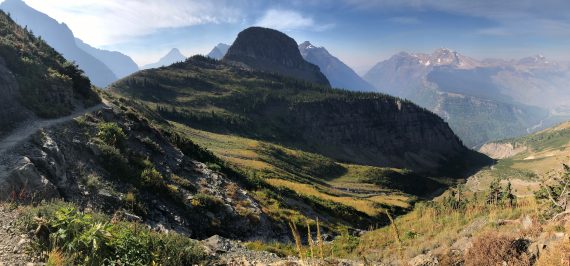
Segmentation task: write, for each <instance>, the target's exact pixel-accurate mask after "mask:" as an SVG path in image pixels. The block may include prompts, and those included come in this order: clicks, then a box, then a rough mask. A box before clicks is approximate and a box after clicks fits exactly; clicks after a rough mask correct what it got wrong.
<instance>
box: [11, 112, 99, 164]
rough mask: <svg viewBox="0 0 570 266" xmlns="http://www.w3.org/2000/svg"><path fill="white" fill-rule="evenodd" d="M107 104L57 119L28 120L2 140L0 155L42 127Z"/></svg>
mask: <svg viewBox="0 0 570 266" xmlns="http://www.w3.org/2000/svg"><path fill="white" fill-rule="evenodd" d="M106 106H107V105H105V104H104V103H101V104H98V105H96V106H93V107H90V108H87V109H81V110H77V111H75V112H74V113H73V114H70V115H68V116H64V117H60V118H56V119H47V120H39V119H38V120H31V121H28V122H26V123H25V124H23V125H22V126H20V127H18V128H17V129H16V130H14V131H12V132H11V133H10V134H9V135H8V136H6V137H5V138H3V139H2V140H0V156H1V155H3V154H4V153H6V152H7V151H9V150H10V149H12V148H14V147H15V146H16V145H17V144H18V143H20V142H22V141H23V140H25V139H27V138H28V137H30V136H31V135H33V134H34V133H36V132H37V131H38V130H40V129H41V128H47V127H52V126H55V125H58V124H61V123H64V122H67V121H71V120H72V119H74V118H77V117H79V116H82V115H84V114H86V113H91V112H94V111H97V110H100V109H102V108H104V107H106Z"/></svg>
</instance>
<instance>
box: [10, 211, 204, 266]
mask: <svg viewBox="0 0 570 266" xmlns="http://www.w3.org/2000/svg"><path fill="white" fill-rule="evenodd" d="M21 224H22V227H23V229H24V230H25V231H26V232H27V231H35V234H36V238H35V241H36V242H35V245H34V247H35V252H37V253H40V252H49V257H48V264H49V263H50V262H52V263H57V262H61V261H66V262H68V263H69V264H75V265H193V264H199V263H203V262H204V260H205V259H206V256H205V254H204V251H203V250H202V249H201V247H200V246H199V245H198V244H197V243H196V241H194V240H191V239H189V238H187V237H185V236H182V235H179V234H176V233H169V234H161V233H156V232H153V231H151V230H149V229H148V228H147V227H146V226H144V225H140V224H135V223H129V222H124V221H111V219H110V218H109V217H106V216H104V215H101V214H96V213H95V214H87V213H83V212H80V211H78V210H77V209H76V208H75V207H74V206H73V205H70V204H67V203H61V202H54V203H49V204H46V205H41V206H38V207H35V208H31V209H30V210H28V211H27V213H25V215H24V216H23V218H22V219H21ZM58 265H61V264H58Z"/></svg>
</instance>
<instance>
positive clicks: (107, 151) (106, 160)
mask: <svg viewBox="0 0 570 266" xmlns="http://www.w3.org/2000/svg"><path fill="white" fill-rule="evenodd" d="M96 145H97V148H98V149H99V151H100V152H101V157H100V160H101V164H102V165H103V167H104V168H105V170H107V172H109V174H111V176H113V177H114V178H119V179H122V180H129V179H131V178H132V176H133V170H132V169H131V167H130V165H129V161H128V160H127V158H125V156H123V155H122V154H121V151H120V150H119V149H117V148H115V147H113V146H109V145H107V144H105V143H97V144H96Z"/></svg>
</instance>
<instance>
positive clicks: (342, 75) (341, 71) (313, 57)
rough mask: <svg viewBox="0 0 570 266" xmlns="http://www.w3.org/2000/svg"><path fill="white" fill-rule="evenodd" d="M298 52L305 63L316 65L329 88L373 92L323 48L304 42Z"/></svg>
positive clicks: (347, 67)
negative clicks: (323, 75)
mask: <svg viewBox="0 0 570 266" xmlns="http://www.w3.org/2000/svg"><path fill="white" fill-rule="evenodd" d="M299 51H300V52H301V55H302V56H303V58H304V59H305V60H307V62H309V63H313V64H315V65H317V66H318V67H319V68H320V69H321V72H323V74H325V76H326V77H327V78H328V80H329V81H330V83H331V86H333V87H335V88H344V89H348V90H353V91H374V90H375V89H374V87H372V85H370V84H369V83H368V82H366V81H364V80H363V79H362V78H361V77H360V76H359V75H358V74H356V72H354V70H352V69H351V68H350V67H349V66H347V65H346V64H345V63H343V62H342V61H340V60H339V59H338V58H336V57H334V56H333V55H331V54H330V53H329V52H328V51H327V50H326V49H325V48H324V47H316V46H314V45H312V44H311V43H310V42H308V41H306V42H303V43H301V44H300V45H299Z"/></svg>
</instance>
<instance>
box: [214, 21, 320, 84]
mask: <svg viewBox="0 0 570 266" xmlns="http://www.w3.org/2000/svg"><path fill="white" fill-rule="evenodd" d="M223 60H224V61H226V62H231V63H234V64H237V65H242V66H246V67H250V68H253V69H255V70H259V71H263V72H269V73H277V74H280V75H283V76H288V77H293V78H296V79H301V80H305V81H309V82H314V83H318V84H321V85H325V86H330V83H329V81H328V80H327V78H326V77H325V75H324V74H323V73H321V71H320V69H319V67H318V66H316V65H313V64H311V63H309V62H307V61H305V60H304V59H303V57H302V56H301V53H300V52H299V49H298V47H297V43H296V42H295V40H293V39H292V38H291V37H289V36H287V35H285V34H283V33H281V32H279V31H276V30H272V29H266V28H260V27H251V28H248V29H245V30H244V31H242V32H240V33H239V34H238V37H237V39H236V40H235V42H234V43H233V45H232V46H231V47H230V49H229V50H228V52H227V54H226V55H225V56H224V59H223Z"/></svg>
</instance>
